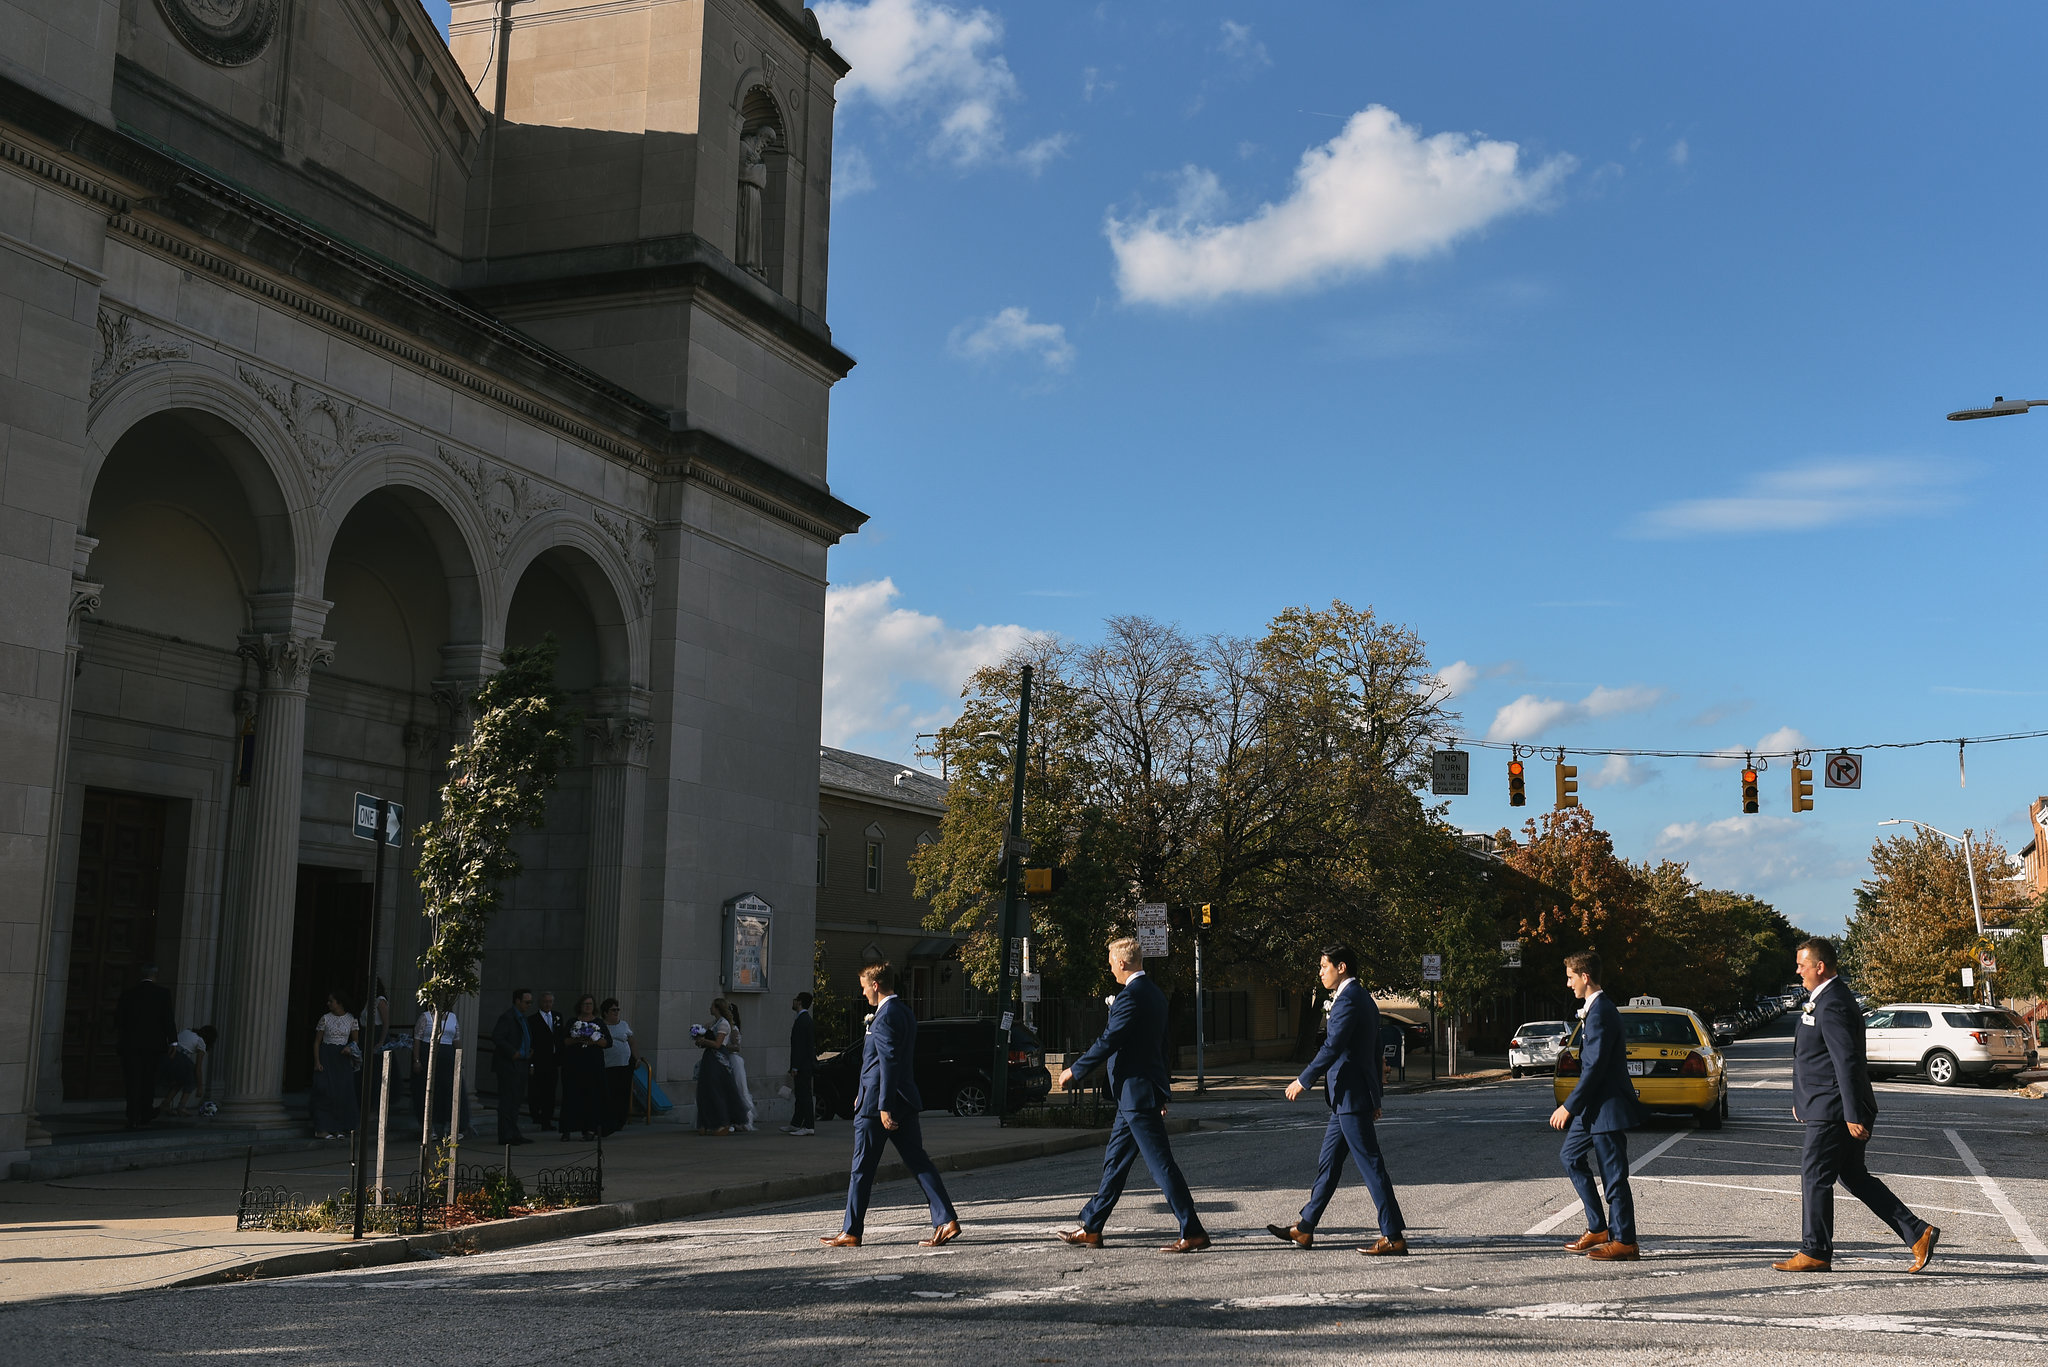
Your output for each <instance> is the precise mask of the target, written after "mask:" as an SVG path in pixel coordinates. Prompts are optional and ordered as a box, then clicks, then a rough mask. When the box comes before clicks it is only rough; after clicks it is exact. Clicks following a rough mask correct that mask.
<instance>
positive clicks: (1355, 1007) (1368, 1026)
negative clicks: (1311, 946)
mask: <svg viewBox="0 0 2048 1367" xmlns="http://www.w3.org/2000/svg"><path fill="white" fill-rule="evenodd" d="M1354 957H1355V956H1354V955H1353V954H1352V952H1351V949H1350V947H1349V946H1347V945H1331V946H1329V947H1328V948H1326V949H1325V950H1323V962H1322V965H1321V967H1320V968H1319V970H1318V972H1319V973H1320V974H1321V976H1322V980H1323V988H1324V990H1325V991H1327V992H1329V993H1330V1021H1329V1025H1328V1026H1327V1027H1326V1029H1325V1033H1324V1035H1323V1047H1322V1049H1321V1050H1319V1051H1318V1052H1317V1054H1316V1056H1315V1059H1314V1061H1313V1062H1311V1063H1310V1064H1309V1065H1308V1067H1306V1068H1304V1069H1302V1070H1301V1076H1300V1077H1298V1078H1296V1079H1295V1080H1294V1081H1292V1082H1290V1083H1288V1084H1287V1099H1288V1100H1289V1101H1298V1100H1300V1098H1301V1094H1302V1093H1303V1092H1306V1091H1307V1090H1308V1089H1309V1088H1311V1087H1313V1086H1315V1085H1316V1079H1317V1078H1321V1079H1322V1080H1323V1099H1324V1100H1325V1101H1326V1102H1328V1103H1329V1107H1330V1123H1329V1124H1328V1125H1326V1126H1325V1127H1324V1128H1323V1155H1322V1158H1321V1160H1320V1162H1319V1164H1318V1166H1317V1168H1316V1184H1315V1187H1314V1188H1313V1189H1312V1190H1311V1191H1310V1192H1309V1195H1308V1204H1307V1205H1305V1206H1303V1207H1302V1208H1301V1218H1300V1219H1299V1220H1297V1221H1295V1223H1294V1224H1293V1225H1292V1226H1291V1227H1287V1228H1283V1227H1281V1226H1279V1225H1267V1226H1266V1232H1267V1233H1268V1234H1271V1235H1272V1236H1273V1237H1274V1238H1276V1239H1285V1240H1286V1241H1287V1242H1288V1243H1291V1244H1298V1245H1300V1246H1301V1247H1302V1248H1310V1247H1312V1246H1314V1244H1315V1234H1316V1225H1317V1223H1318V1222H1319V1221H1321V1220H1322V1218H1323V1211H1324V1210H1325V1209H1327V1208H1328V1207H1329V1204H1330V1197H1331V1196H1333V1195H1335V1194H1336V1191H1337V1179H1338V1178H1339V1177H1340V1176H1342V1175H1343V1172H1344V1156H1345V1154H1347V1153H1349V1154H1350V1155H1351V1160H1352V1162H1354V1163H1355V1164H1357V1166H1358V1175H1359V1176H1360V1177H1363V1178H1364V1179H1365V1189H1366V1190H1367V1191H1369V1192H1371V1193H1372V1203H1373V1205H1374V1206H1375V1207H1376V1208H1377V1209H1378V1210H1379V1213H1380V1237H1379V1239H1378V1240H1377V1241H1376V1242H1375V1243H1373V1244H1372V1245H1371V1246H1370V1247H1368V1248H1361V1249H1359V1250H1358V1251H1359V1252H1360V1253H1363V1254H1365V1255H1366V1256H1367V1257H1373V1258H1384V1257H1388V1256H1394V1257H1399V1256H1402V1255H1404V1254H1406V1253H1407V1252H1408V1240H1407V1238H1406V1236H1405V1233H1404V1231H1405V1226H1404V1225H1403V1223H1402V1220H1401V1203H1400V1202H1399V1201H1397V1200H1395V1199H1394V1182H1393V1179H1392V1178H1390V1177H1388V1176H1387V1164H1386V1160H1385V1159H1384V1158H1382V1157H1381V1156H1380V1142H1379V1137H1378V1136H1377V1135H1376V1134H1374V1133H1373V1127H1372V1123H1373V1121H1375V1120H1378V1119H1379V1118H1380V1086H1381V1083H1380V1009H1379V1007H1378V1006H1377V1005H1375V1004H1374V1002H1373V999H1372V993H1370V992H1368V991H1366V990H1365V986H1364V984H1362V983H1360V982H1359V981H1358V979H1357V978H1355V977H1353V976H1352V973H1351V964H1352V960H1353V958H1354Z"/></svg>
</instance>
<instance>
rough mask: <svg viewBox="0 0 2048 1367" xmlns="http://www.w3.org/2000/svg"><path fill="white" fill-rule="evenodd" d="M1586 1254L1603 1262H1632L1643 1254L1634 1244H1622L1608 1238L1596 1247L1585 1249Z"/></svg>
mask: <svg viewBox="0 0 2048 1367" xmlns="http://www.w3.org/2000/svg"><path fill="white" fill-rule="evenodd" d="M1586 1256H1587V1257H1588V1258H1593V1259H1595V1260H1597V1261H1599V1262H1603V1263H1632V1262H1634V1261H1635V1260H1636V1259H1638V1258H1640V1257H1642V1256H1643V1251H1642V1249H1641V1248H1639V1247H1638V1246H1636V1245H1635V1244H1624V1243H1620V1242H1618V1241H1616V1240H1614V1239H1609V1240H1608V1241H1607V1242H1606V1243H1604V1244H1601V1245H1600V1246H1599V1247H1598V1248H1589V1249H1587V1250H1586Z"/></svg>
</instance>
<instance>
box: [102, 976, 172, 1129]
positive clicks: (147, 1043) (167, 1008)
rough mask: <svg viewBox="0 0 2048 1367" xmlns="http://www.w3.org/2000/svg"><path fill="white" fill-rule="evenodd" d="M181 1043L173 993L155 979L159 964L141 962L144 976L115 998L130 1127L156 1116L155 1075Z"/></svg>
mask: <svg viewBox="0 0 2048 1367" xmlns="http://www.w3.org/2000/svg"><path fill="white" fill-rule="evenodd" d="M177 1047H178V1021H177V1017H176V1014H175V1013H174V1012H173V1011H172V1009H171V994H170V993H169V992H168V991H167V990H165V989H164V988H163V987H160V986H159V985H158V984H157V980H156V965H155V964H144V965H143V966H142V977H141V980H140V981H139V982H137V983H135V984H134V985H133V986H132V987H130V988H128V989H127V990H126V991H124V992H123V993H122V994H121V995H120V997H119V998H118V999H117V1000H116V1001H115V1002H114V1049H115V1052H116V1053H118V1054H119V1055H120V1056H121V1084H122V1092H123V1094H124V1095H125V1096H126V1097H127V1102H128V1120H127V1128H128V1129H131V1130H139V1129H141V1128H142V1127H143V1126H145V1125H147V1124H149V1122H150V1121H152V1120H154V1119H156V1075H157V1070H158V1069H160V1068H162V1067H163V1065H164V1060H165V1059H167V1058H169V1057H170V1056H171V1050H173V1049H175V1048H177Z"/></svg>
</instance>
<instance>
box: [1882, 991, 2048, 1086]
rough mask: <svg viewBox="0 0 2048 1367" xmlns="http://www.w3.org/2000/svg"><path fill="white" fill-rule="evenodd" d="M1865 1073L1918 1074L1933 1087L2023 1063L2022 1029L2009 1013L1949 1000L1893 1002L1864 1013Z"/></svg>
mask: <svg viewBox="0 0 2048 1367" xmlns="http://www.w3.org/2000/svg"><path fill="white" fill-rule="evenodd" d="M1863 1025H1864V1031H1865V1037H1866V1047H1867V1057H1868V1058H1869V1060H1870V1075H1871V1076H1872V1077H1882V1076H1884V1075H1886V1074H1888V1073H1917V1072H1920V1071H1922V1070H1925V1071H1926V1073H1927V1080H1928V1081H1929V1082H1932V1083H1933V1084H1934V1085H1935V1086H1937V1087H1953V1086H1955V1084H1956V1083H1958V1082H1960V1081H1961V1080H1962V1079H1964V1078H1966V1077H1974V1078H1985V1077H1997V1076H1999V1075H2001V1074H2010V1073H2017V1072H2019V1071H2021V1070H2022V1069H2024V1068H2025V1067H2026V1066H2027V1031H2026V1027H2024V1026H2022V1025H2021V1024H2020V1023H2019V1021H2018V1020H2017V1019H2016V1018H2014V1016H2013V1015H2012V1013H2011V1012H2008V1011H2000V1010H1997V1009H1995V1008H1993V1007H1988V1006H1969V1005H1958V1004H1956V1003H1954V1002H1893V1003H1891V1004H1890V1005H1888V1006H1880V1007H1878V1008H1877V1009H1876V1010H1874V1011H1867V1012H1865V1013H1864V1016H1863Z"/></svg>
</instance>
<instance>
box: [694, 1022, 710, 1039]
mask: <svg viewBox="0 0 2048 1367" xmlns="http://www.w3.org/2000/svg"><path fill="white" fill-rule="evenodd" d="M710 1033H711V1032H710V1031H708V1030H706V1029H705V1028H704V1027H703V1026H701V1025H693V1026H691V1027H690V1038H691V1039H693V1040H696V1039H703V1038H704V1036H706V1035H708V1034H710Z"/></svg>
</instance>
